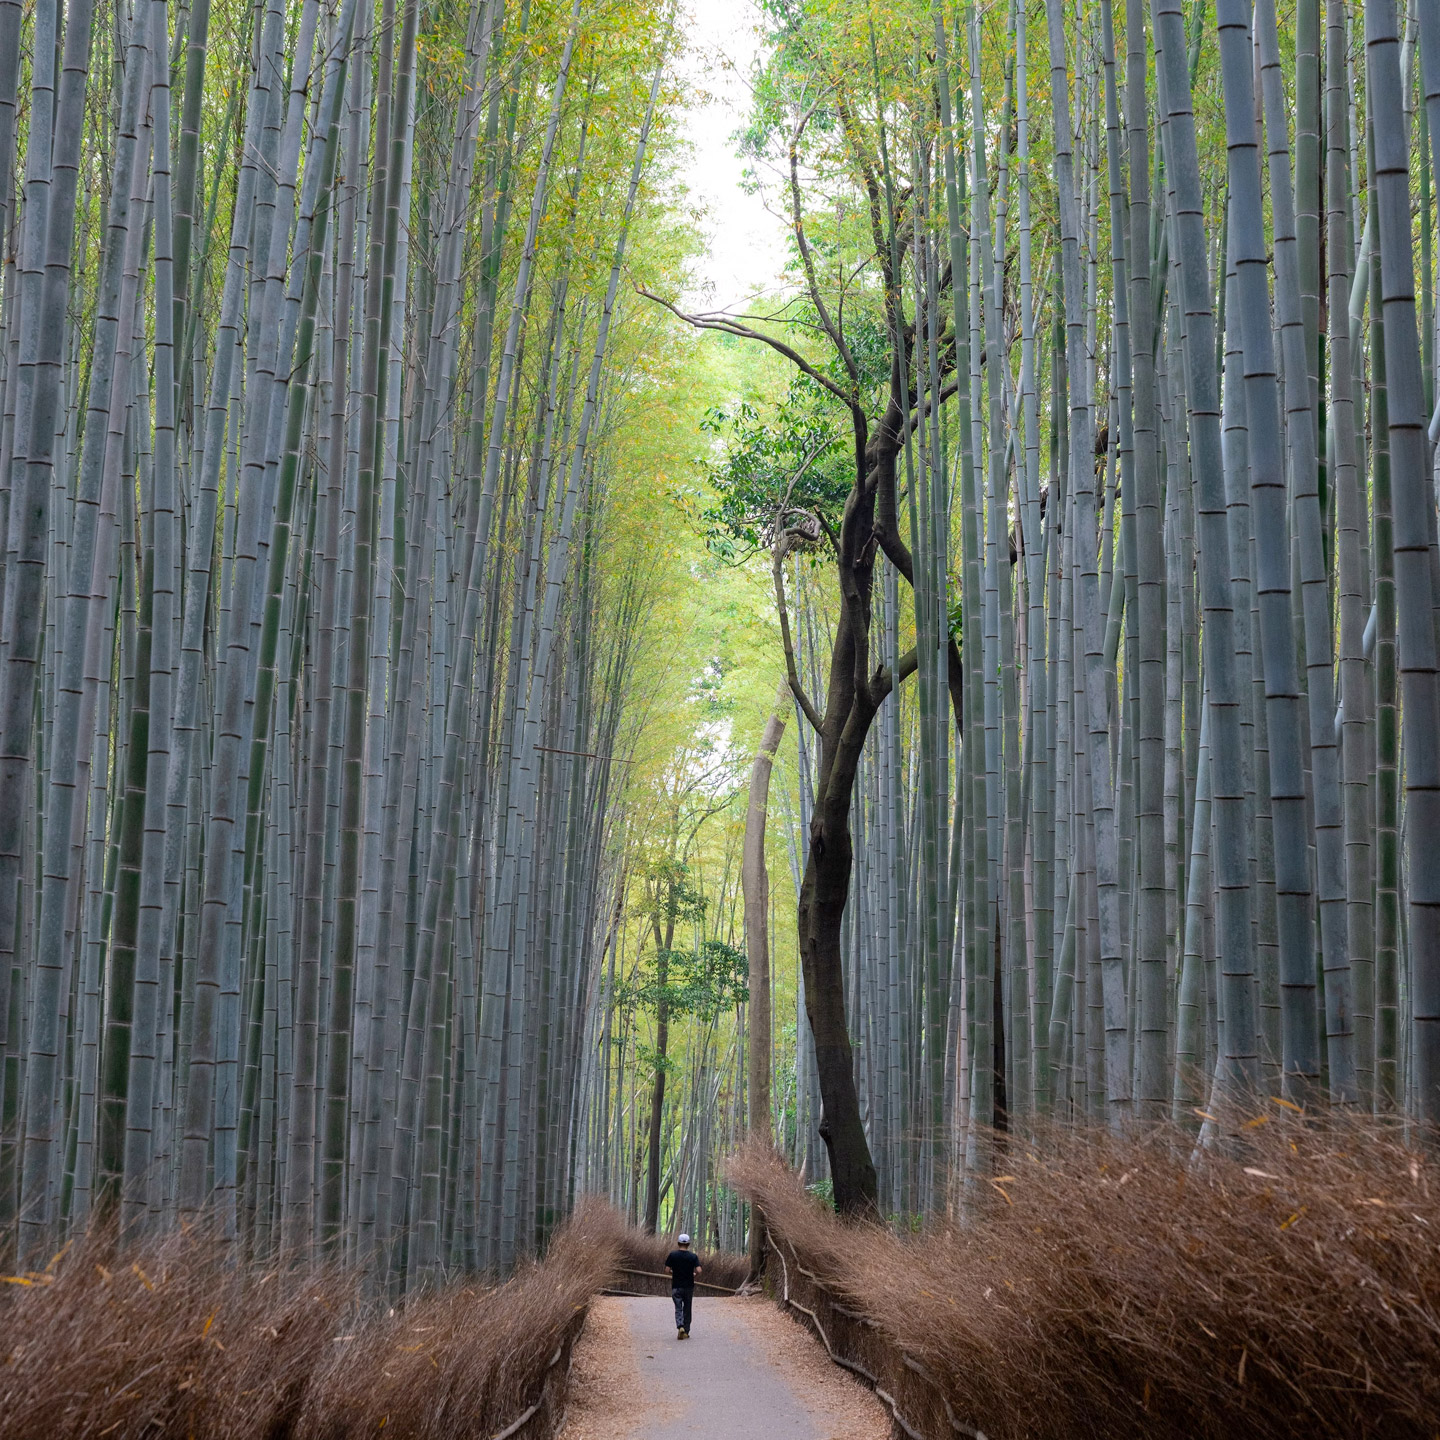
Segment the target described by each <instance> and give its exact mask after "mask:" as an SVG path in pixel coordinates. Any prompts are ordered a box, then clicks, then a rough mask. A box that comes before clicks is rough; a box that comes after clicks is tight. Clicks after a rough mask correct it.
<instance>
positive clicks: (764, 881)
mask: <svg viewBox="0 0 1440 1440" xmlns="http://www.w3.org/2000/svg"><path fill="white" fill-rule="evenodd" d="M792 703H793V702H792V701H791V698H790V686H789V684H788V682H787V681H785V680H782V681H781V682H780V685H779V688H778V689H777V690H776V692H775V706H774V709H772V710H771V712H770V718H769V719H768V720H767V721H766V722H765V729H764V731H763V732H762V733H761V736H760V748H759V750H757V751H756V752H755V761H754V763H753V764H752V765H751V767H750V798H749V808H748V809H747V810H746V812H745V846H744V854H743V856H742V859H741V862H740V885H741V888H742V890H743V891H744V896H745V956H746V959H747V960H748V962H749V968H750V1014H749V1022H750V1035H749V1040H750V1047H749V1048H750V1054H749V1060H750V1076H749V1088H750V1126H749V1129H750V1138H751V1139H752V1140H763V1142H764V1143H765V1144H766V1145H769V1144H771V1143H772V1141H773V1136H772V1134H771V1129H770V934H769V928H768V925H767V921H768V919H769V911H770V874H769V871H768V870H766V868H765V811H766V808H767V807H768V805H769V803H770V769H771V766H772V765H773V764H774V763H775V752H776V751H777V750H778V749H779V748H780V737H781V736H782V735H784V733H785V712H786V710H787V709H789V707H790V705H791V704H792ZM764 1257H765V1226H764V1221H763V1220H762V1219H761V1216H760V1214H759V1212H758V1211H753V1210H752V1212H751V1216H750V1275H751V1278H752V1279H753V1278H755V1277H756V1276H758V1275H759V1273H760V1270H761V1267H762V1265H763V1263H764Z"/></svg>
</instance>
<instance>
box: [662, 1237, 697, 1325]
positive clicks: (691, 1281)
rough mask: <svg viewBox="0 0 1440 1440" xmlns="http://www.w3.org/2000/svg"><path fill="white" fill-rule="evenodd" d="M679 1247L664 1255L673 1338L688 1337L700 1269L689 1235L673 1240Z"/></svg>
mask: <svg viewBox="0 0 1440 1440" xmlns="http://www.w3.org/2000/svg"><path fill="white" fill-rule="evenodd" d="M675 1243H676V1244H677V1245H678V1246H679V1247H680V1248H679V1249H678V1250H672V1251H671V1252H670V1253H669V1254H668V1255H667V1256H666V1257H665V1268H666V1269H667V1270H668V1271H669V1272H670V1298H671V1299H672V1300H673V1301H674V1302H675V1338H676V1339H677V1340H688V1339H689V1338H690V1316H691V1314H692V1312H693V1311H694V1309H695V1277H696V1276H697V1275H698V1274H699V1273H700V1271H701V1268H702V1267H701V1265H700V1257H699V1256H698V1255H697V1254H695V1252H694V1251H693V1250H691V1248H690V1237H689V1236H688V1235H682V1236H680V1238H679V1239H678V1240H677V1241H676V1242H675Z"/></svg>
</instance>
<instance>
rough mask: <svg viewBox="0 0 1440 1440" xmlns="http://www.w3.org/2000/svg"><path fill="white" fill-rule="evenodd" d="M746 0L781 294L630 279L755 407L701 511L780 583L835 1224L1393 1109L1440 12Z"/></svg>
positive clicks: (1430, 975)
mask: <svg viewBox="0 0 1440 1440" xmlns="http://www.w3.org/2000/svg"><path fill="white" fill-rule="evenodd" d="M764 8H765V11H766V14H767V15H768V17H769V21H770V42H771V49H770V51H769V53H768V55H767V57H766V60H765V64H764V66H763V68H762V70H761V72H760V73H759V74H758V75H757V77H756V89H755V96H756V99H755V108H754V114H753V118H752V124H751V127H750V129H749V131H748V132H747V133H746V135H745V136H744V137H743V138H744V143H745V144H746V146H747V147H748V150H749V153H750V154H751V155H752V157H753V159H754V163H755V169H756V174H757V176H760V177H762V183H768V184H769V186H770V196H771V200H772V204H773V205H774V206H775V207H776V208H777V209H778V208H781V207H783V212H784V214H785V216H786V223H787V224H788V225H789V227H790V228H791V232H792V252H791V277H790V278H791V280H792V282H793V289H792V292H791V294H790V296H789V298H788V300H787V302H786V304H785V306H783V307H782V308H780V309H779V310H777V309H775V308H774V307H771V309H770V310H769V311H768V312H767V313H764V314H761V313H759V312H756V313H755V314H753V315H739V314H737V313H735V312H708V313H695V314H691V313H686V312H685V311H684V310H683V309H682V307H680V306H679V305H678V304H677V303H675V302H674V301H673V300H670V299H667V297H666V296H665V295H663V294H654V295H652V297H651V298H652V300H654V301H655V302H657V303H658V304H660V305H664V306H668V308H670V309H671V310H672V311H673V312H674V313H675V314H676V315H678V316H680V318H681V319H683V320H685V321H687V322H688V323H689V324H690V325H691V326H693V327H695V328H697V329H700V330H709V331H718V332H721V333H723V334H726V335H728V336H731V337H736V339H737V340H738V341H740V342H743V343H744V344H746V345H750V346H753V347H755V348H756V349H759V350H765V349H768V350H769V352H771V355H772V357H774V356H778V357H779V362H778V363H781V364H782V367H783V369H784V370H785V371H786V374H787V375H788V377H789V378H788V380H787V379H782V381H781V382H780V383H779V385H778V387H772V391H773V393H771V394H770V395H769V396H768V397H766V398H764V399H763V400H762V401H761V402H759V403H758V404H749V402H747V403H746V404H741V405H737V406H732V407H730V409H729V410H727V411H726V412H725V413H724V414H723V415H722V416H721V417H720V420H719V421H718V422H717V423H718V428H719V429H720V430H721V431H722V433H723V435H724V437H725V441H724V444H725V449H724V453H723V454H722V455H721V457H720V458H719V459H718V460H717V461H716V462H715V463H714V465H713V466H712V468H711V476H710V478H711V482H712V485H713V490H714V494H713V496H712V501H711V503H710V504H709V507H708V508H704V507H703V506H702V507H701V508H702V510H703V518H702V523H703V525H704V526H705V527H706V528H707V534H708V536H709V539H710V543H711V545H712V547H713V548H715V549H716V550H717V552H718V553H720V554H721V555H722V556H724V557H725V558H726V559H727V560H729V561H731V562H734V563H750V564H754V565H758V566H762V567H764V568H766V569H771V570H773V578H774V589H775V596H776V606H777V613H778V616H779V619H780V626H781V645H782V646H783V660H784V663H785V665H786V673H787V675H788V681H789V690H790V692H791V696H792V697H793V701H794V711H793V723H794V726H795V727H796V729H797V732H798V742H797V744H798V765H799V773H798V776H797V777H796V782H795V784H796V787H797V788H796V789H795V790H794V791H793V792H792V794H791V795H790V796H789V797H788V798H787V804H788V805H790V807H791V813H792V827H793V830H792V835H791V839H790V843H791V847H792V853H793V854H794V856H795V864H794V882H795V890H796V897H797V910H798V941H799V946H800V960H801V968H802V971H803V991H804V995H803V998H804V1006H805V1012H806V1016H807V1018H808V1022H809V1025H808V1029H809V1032H810V1037H811V1039H812V1041H813V1045H811V1046H805V1045H802V1046H801V1047H800V1050H799V1053H798V1055H797V1062H796V1063H797V1065H798V1067H799V1070H800V1076H799V1077H798V1078H799V1085H798V1088H797V1092H796V1093H798V1094H799V1096H800V1097H801V1101H802V1104H801V1106H800V1109H801V1111H802V1112H803V1113H804V1114H805V1115H806V1116H808V1121H809V1124H811V1125H813V1124H814V1123H815V1121H816V1119H817V1118H819V1117H821V1116H823V1123H822V1124H821V1126H820V1129H821V1132H822V1134H823V1136H824V1139H825V1142H826V1150H827V1152H828V1155H827V1156H826V1157H825V1158H827V1159H828V1163H829V1168H830V1175H831V1178H832V1180H833V1184H834V1193H835V1197H836V1200H837V1203H839V1205H840V1206H841V1208H842V1209H847V1208H848V1209H864V1208H867V1207H869V1206H871V1205H873V1204H876V1203H877V1202H878V1204H879V1205H880V1206H881V1208H882V1209H883V1210H885V1211H887V1212H889V1213H892V1214H894V1213H909V1214H915V1213H922V1212H925V1211H927V1210H932V1209H934V1208H936V1207H940V1206H943V1205H944V1204H946V1203H947V1202H948V1201H949V1200H951V1199H954V1198H958V1197H961V1196H963V1194H964V1193H965V1187H964V1185H963V1183H959V1184H957V1182H962V1181H963V1180H964V1178H965V1177H967V1176H968V1177H970V1178H971V1179H982V1180H983V1177H984V1176H986V1175H987V1174H989V1173H990V1169H989V1167H990V1166H991V1164H992V1162H993V1160H994V1155H995V1141H994V1137H995V1135H996V1134H997V1131H998V1132H999V1133H1002V1134H1003V1132H1005V1131H1006V1130H1014V1129H1016V1128H1017V1127H1019V1128H1024V1127H1027V1126H1029V1125H1032V1124H1034V1123H1037V1122H1040V1121H1044V1122H1045V1123H1053V1121H1054V1120H1056V1119H1058V1120H1061V1121H1064V1122H1071V1121H1073V1122H1077V1123H1092V1124H1109V1125H1112V1126H1117V1127H1122V1128H1123V1127H1129V1126H1131V1125H1144V1124H1153V1123H1155V1122H1158V1121H1162V1120H1174V1121H1176V1122H1178V1123H1180V1124H1181V1125H1183V1126H1193V1127H1195V1128H1196V1129H1197V1130H1202V1131H1203V1132H1204V1133H1210V1132H1212V1131H1213V1129H1214V1127H1215V1125H1216V1124H1217V1121H1216V1119H1215V1114H1216V1112H1217V1111H1219V1110H1222V1109H1224V1108H1226V1107H1234V1106H1241V1105H1244V1106H1250V1107H1254V1106H1258V1107H1259V1112H1260V1113H1261V1114H1263V1113H1264V1108H1265V1106H1266V1105H1267V1104H1268V1103H1270V1102H1271V1100H1273V1102H1275V1103H1279V1104H1282V1105H1287V1106H1292V1107H1298V1108H1301V1109H1307V1110H1313V1109H1315V1108H1317V1107H1320V1108H1323V1107H1326V1106H1330V1105H1333V1106H1337V1107H1342V1108H1344V1109H1347V1110H1350V1111H1352V1112H1357V1113H1372V1112H1373V1113H1374V1114H1376V1115H1380V1116H1393V1117H1396V1119H1397V1120H1401V1121H1404V1122H1405V1123H1406V1124H1410V1123H1414V1124H1418V1125H1420V1126H1422V1127H1423V1126H1424V1125H1428V1124H1430V1123H1433V1122H1434V1121H1435V1120H1436V1119H1437V1118H1440V1068H1437V1067H1440V1018H1437V1017H1440V938H1437V931H1436V917H1437V914H1440V911H1437V908H1436V906H1437V901H1440V890H1437V884H1440V880H1437V876H1440V871H1437V870H1436V867H1435V855H1436V840H1437V837H1440V828H1437V820H1440V816H1437V814H1436V810H1435V806H1436V803H1437V802H1436V795H1437V790H1436V786H1437V784H1440V770H1437V764H1440V748H1437V745H1440V740H1437V737H1440V714H1437V709H1436V707H1437V703H1440V690H1437V678H1440V672H1437V669H1436V662H1437V648H1436V643H1437V632H1436V621H1437V612H1436V609H1435V606H1436V600H1437V597H1440V591H1437V588H1436V586H1437V584H1440V570H1437V568H1436V562H1437V558H1440V552H1437V548H1436V495H1437V483H1440V471H1437V469H1436V454H1435V448H1434V447H1435V441H1436V439H1437V437H1440V420H1437V418H1436V415H1437V411H1436V408H1435V402H1436V394H1435V376H1434V355H1435V339H1436V325H1437V317H1436V311H1435V304H1434V293H1435V287H1434V259H1435V241H1434V235H1435V186H1434V176H1435V173H1436V145H1437V125H1440V113H1437V112H1436V109H1435V107H1436V105H1437V104H1440V10H1437V9H1436V8H1435V7H1434V6H1433V5H1432V4H1431V3H1429V0H1414V3H1412V4H1410V6H1409V7H1408V9H1407V8H1406V7H1404V6H1399V7H1397V6H1396V4H1395V3H1394V0H1368V3H1366V4H1364V5H1363V6H1361V5H1354V6H1352V5H1349V4H1347V3H1345V0H1324V3H1323V4H1322V0H1299V3H1298V5H1297V6H1296V7H1295V10H1294V12H1293V14H1287V15H1285V16H1284V17H1283V18H1284V22H1285V23H1284V27H1283V28H1282V25H1281V17H1280V16H1279V15H1278V14H1277V11H1276V7H1275V6H1274V4H1273V3H1272V0H1255V3H1254V4H1253V5H1252V4H1250V3H1246V0H1217V3H1216V4H1214V5H1211V4H1208V3H1205V0H1198V3H1196V4H1194V5H1182V4H1180V3H1178V0H1176V3H1170V0H1154V3H1153V4H1152V5H1150V6H1149V7H1148V9H1147V8H1146V7H1145V6H1143V5H1127V6H1125V7H1124V8H1123V10H1122V9H1121V8H1120V7H1117V6H1112V4H1111V3H1110V0H1094V3H1090V0H1085V3H1080V4H1071V3H1067V0H1044V3H1043V4H1042V3H1039V0H1036V3H1031V4H1024V3H1007V0H998V3H995V4H990V5H986V6H983V7H982V6H963V7H951V6H940V5H930V4H918V3H917V4H913V5H888V6H884V7H880V6H870V7H866V6H861V5H842V4H836V3H826V0H812V3H803V0H794V3H776V4H773V5H768V6H766V7H764ZM727 343H734V342H733V341H732V342H727ZM747 407H748V408H747ZM781 658H782V657H781V656H777V662H776V663H777V666H778V664H779V663H780V659H781ZM771 814H772V816H773V815H774V814H775V806H774V805H773V804H772V807H771ZM842 910H843V914H842ZM807 1096H808V1099H807V1098H806V1097H807ZM794 1113H795V1112H794V1110H793V1109H792V1110H789V1111H785V1112H782V1111H781V1109H780V1107H779V1105H778V1104H777V1105H776V1107H775V1115H774V1121H775V1123H776V1124H780V1123H782V1122H783V1123H784V1124H785V1125H786V1126H787V1127H789V1126H791V1124H792V1122H793V1120H794ZM1246 1113H1251V1114H1253V1113H1256V1112H1255V1111H1254V1110H1253V1109H1251V1110H1249V1111H1247V1112H1246ZM804 1128H805V1127H804V1125H803V1124H802V1126H801V1130H800V1132H798V1133H797V1132H796V1131H795V1130H793V1129H787V1135H786V1139H787V1143H789V1144H793V1145H794V1146H795V1150H794V1152H793V1153H794V1154H795V1155H796V1157H797V1158H801V1157H808V1158H809V1160H810V1163H811V1164H812V1165H813V1164H816V1163H817V1162H820V1161H821V1159H822V1157H821V1156H819V1155H818V1154H817V1151H816V1146H815V1142H814V1139H813V1137H812V1136H811V1135H809V1134H806V1133H804Z"/></svg>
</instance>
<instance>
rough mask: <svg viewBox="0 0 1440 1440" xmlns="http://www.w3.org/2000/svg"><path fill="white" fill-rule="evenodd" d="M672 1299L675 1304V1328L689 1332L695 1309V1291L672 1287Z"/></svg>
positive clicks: (676, 1286)
mask: <svg viewBox="0 0 1440 1440" xmlns="http://www.w3.org/2000/svg"><path fill="white" fill-rule="evenodd" d="M670 1298H671V1299H672V1300H673V1301H674V1302H675V1328H676V1329H677V1330H688V1329H689V1328H690V1315H691V1313H692V1312H693V1311H694V1309H695V1291H694V1290H693V1289H690V1290H682V1289H681V1288H680V1287H679V1286H678V1285H672V1286H671V1287H670Z"/></svg>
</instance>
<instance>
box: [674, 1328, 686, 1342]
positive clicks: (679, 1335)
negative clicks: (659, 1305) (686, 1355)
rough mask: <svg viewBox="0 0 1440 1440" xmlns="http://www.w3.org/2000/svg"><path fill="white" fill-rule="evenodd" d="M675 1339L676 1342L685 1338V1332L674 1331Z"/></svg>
mask: <svg viewBox="0 0 1440 1440" xmlns="http://www.w3.org/2000/svg"><path fill="white" fill-rule="evenodd" d="M675 1338H676V1339H677V1340H683V1339H684V1338H685V1332H684V1331H683V1330H676V1332H675Z"/></svg>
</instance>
